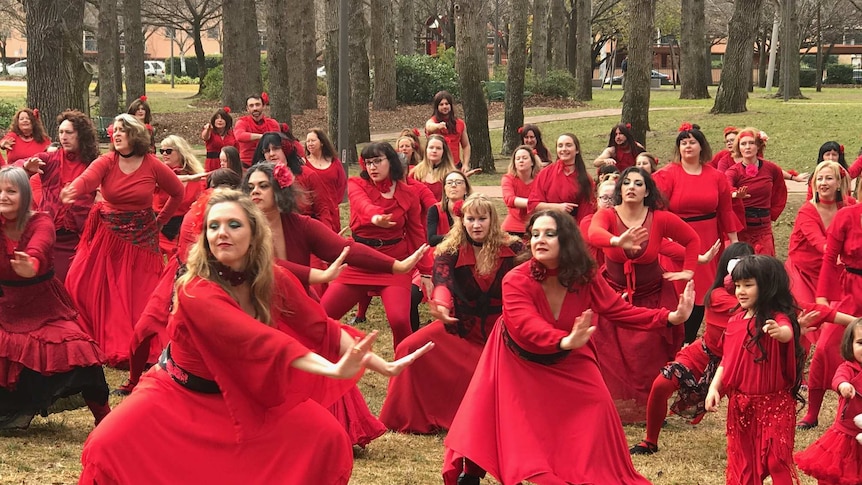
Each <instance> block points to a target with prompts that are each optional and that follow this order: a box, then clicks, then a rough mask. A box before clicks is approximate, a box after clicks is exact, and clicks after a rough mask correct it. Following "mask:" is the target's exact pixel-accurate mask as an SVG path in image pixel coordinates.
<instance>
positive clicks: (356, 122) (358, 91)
mask: <svg viewBox="0 0 862 485" xmlns="http://www.w3.org/2000/svg"><path fill="white" fill-rule="evenodd" d="M348 30H349V40H348V44H349V47H348V51H349V55H350V72H349V73H348V74H349V76H350V143H349V146H348V149H349V151H350V153H349V154H348V163H353V162H357V161H358V160H359V157H358V155H357V152H356V151H357V148H356V146H357V145H358V144H360V143H365V142H367V141H371V124H370V120H369V115H368V102H369V101H370V100H371V80H370V78H369V76H368V70H369V65H368V51H367V50H366V48H365V46H366V45H367V42H368V22H367V21H366V20H365V8H364V3H363V1H362V0H350V27H349V29H348Z"/></svg>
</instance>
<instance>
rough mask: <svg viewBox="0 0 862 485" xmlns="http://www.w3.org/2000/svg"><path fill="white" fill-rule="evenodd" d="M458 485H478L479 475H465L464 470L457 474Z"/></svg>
mask: <svg viewBox="0 0 862 485" xmlns="http://www.w3.org/2000/svg"><path fill="white" fill-rule="evenodd" d="M458 485H479V477H477V476H476V475H467V473H466V472H464V473H461V474H460V475H458Z"/></svg>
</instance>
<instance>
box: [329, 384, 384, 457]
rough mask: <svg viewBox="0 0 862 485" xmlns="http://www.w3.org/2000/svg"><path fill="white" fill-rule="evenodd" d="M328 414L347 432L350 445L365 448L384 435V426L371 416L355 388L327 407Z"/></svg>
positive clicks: (357, 389) (362, 397) (363, 397)
mask: <svg viewBox="0 0 862 485" xmlns="http://www.w3.org/2000/svg"><path fill="white" fill-rule="evenodd" d="M329 412H330V413H332V415H333V416H335V420H336V421H338V423H339V424H340V425H341V427H342V428H343V429H344V430H345V431H346V432H347V437H348V439H349V440H350V443H351V444H354V445H357V446H360V447H362V448H365V445H367V444H368V443H371V441H373V440H375V439H377V438H379V437H381V436H382V435H383V434H384V433H386V426H384V425H383V423H381V422H380V420H379V419H377V418H375V417H374V415H373V414H371V410H370V409H368V404H367V403H366V402H365V396H363V395H362V392H360V391H359V388H358V387H356V386H353V388H351V389H350V390H349V391H347V392H346V393H345V394H344V396H342V397H341V398H340V399H338V400H337V401H336V402H335V403H334V404H333V405H332V406H329Z"/></svg>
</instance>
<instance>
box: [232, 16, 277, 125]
mask: <svg viewBox="0 0 862 485" xmlns="http://www.w3.org/2000/svg"><path fill="white" fill-rule="evenodd" d="M222 9H223V11H224V12H229V14H228V15H225V16H224V17H223V19H222V22H223V25H222V29H223V33H224V35H223V37H224V52H223V57H222V59H224V85H223V86H222V91H221V97H222V103H224V105H225V106H230V109H232V110H233V111H234V112H235V113H241V112H244V111H245V100H246V98H247V97H248V96H250V95H252V94H257V95H260V92H261V91H263V82H262V81H261V77H260V36H259V35H258V33H257V15H256V14H255V5H254V0H224V6H223V7H222ZM276 119H277V118H276Z"/></svg>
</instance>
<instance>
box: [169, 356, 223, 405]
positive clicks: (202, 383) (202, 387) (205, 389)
mask: <svg viewBox="0 0 862 485" xmlns="http://www.w3.org/2000/svg"><path fill="white" fill-rule="evenodd" d="M159 366H160V367H161V368H162V369H164V370H165V371H166V372H167V373H168V375H170V376H171V379H173V380H174V382H176V383H177V384H179V385H181V386H183V387H185V388H186V389H188V390H190V391H195V392H200V393H203V394H219V393H220V392H221V389H219V387H218V384H217V383H216V381H211V380H209V379H204V378H203V377H199V376H196V375H194V374H192V373H191V372H189V371H187V370H185V369H183V368H182V367H180V366H179V365H177V363H176V362H174V359H172V358H171V344H170V343H168V345H167V347H165V351H164V352H162V355H161V357H159Z"/></svg>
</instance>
